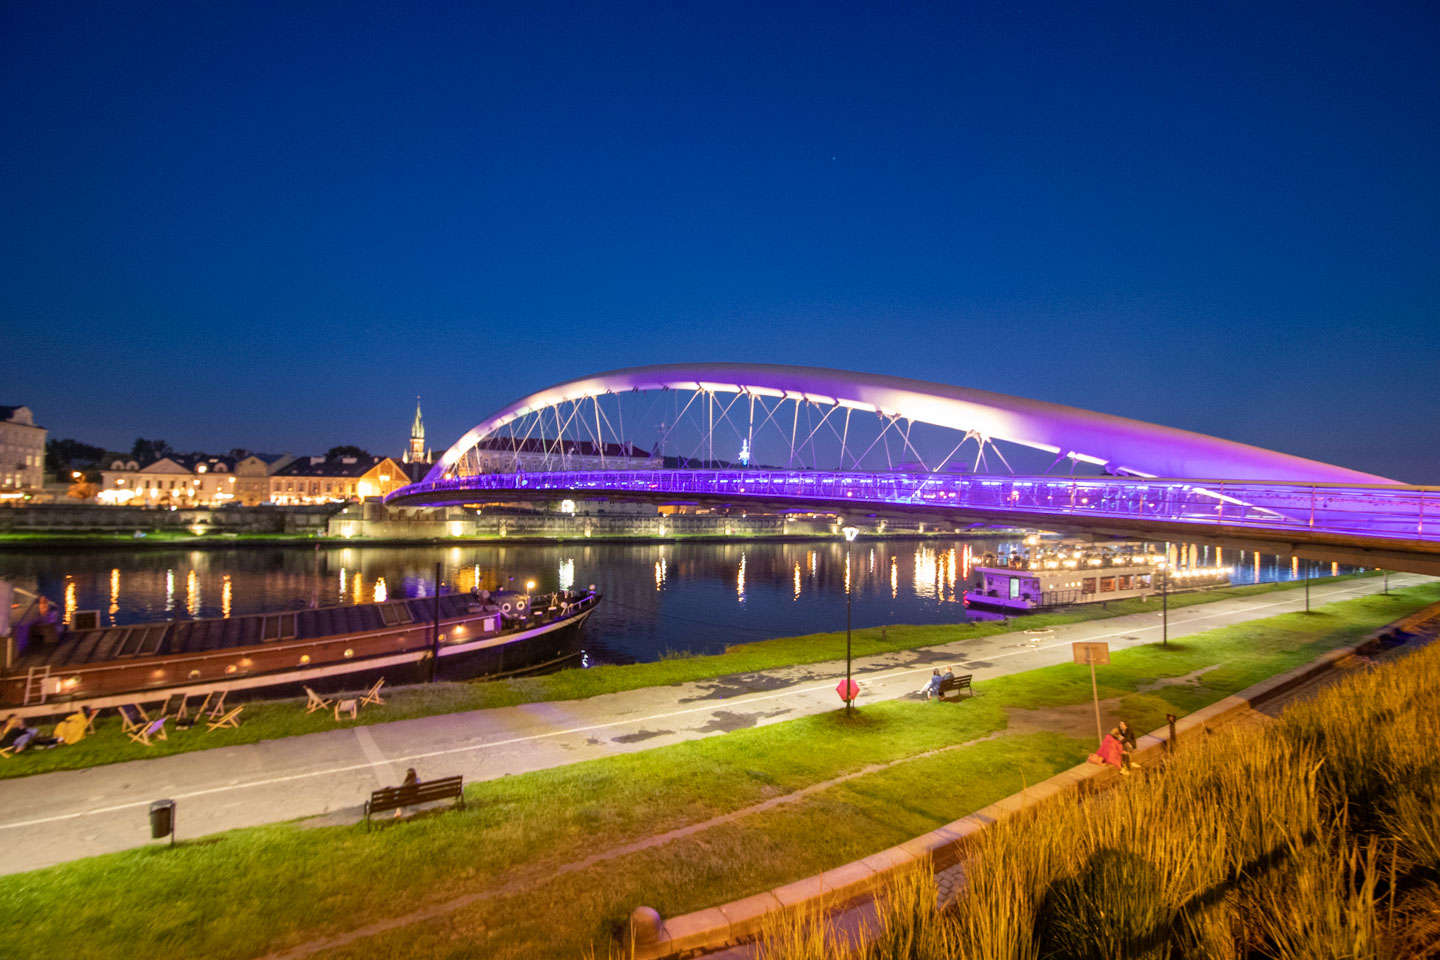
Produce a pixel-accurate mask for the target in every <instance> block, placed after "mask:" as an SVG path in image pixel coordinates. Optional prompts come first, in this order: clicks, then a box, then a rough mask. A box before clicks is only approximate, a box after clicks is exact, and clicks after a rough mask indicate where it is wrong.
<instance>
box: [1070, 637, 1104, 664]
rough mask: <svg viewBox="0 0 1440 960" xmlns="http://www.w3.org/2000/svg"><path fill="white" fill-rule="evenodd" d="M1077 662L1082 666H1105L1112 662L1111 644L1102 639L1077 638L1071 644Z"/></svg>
mask: <svg viewBox="0 0 1440 960" xmlns="http://www.w3.org/2000/svg"><path fill="white" fill-rule="evenodd" d="M1070 650H1071V652H1072V653H1073V654H1074V655H1075V662H1076V663H1078V664H1080V666H1082V667H1085V666H1099V667H1103V666H1105V665H1107V664H1108V663H1109V662H1110V644H1108V643H1106V642H1104V641H1103V640H1100V641H1090V640H1077V641H1075V642H1074V643H1072V644H1070Z"/></svg>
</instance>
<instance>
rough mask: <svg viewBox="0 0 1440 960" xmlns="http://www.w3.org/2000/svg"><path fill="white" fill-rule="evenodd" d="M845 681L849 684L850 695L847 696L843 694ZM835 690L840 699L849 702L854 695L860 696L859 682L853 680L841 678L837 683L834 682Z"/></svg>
mask: <svg viewBox="0 0 1440 960" xmlns="http://www.w3.org/2000/svg"><path fill="white" fill-rule="evenodd" d="M847 683H848V684H849V685H850V696H848V697H847V696H845V685H846V684H847ZM835 692H836V693H838V694H840V699H841V700H844V701H845V702H846V703H849V702H850V701H851V700H854V699H855V698H856V697H858V696H860V684H858V683H856V682H855V681H854V680H841V681H840V682H839V683H837V684H835Z"/></svg>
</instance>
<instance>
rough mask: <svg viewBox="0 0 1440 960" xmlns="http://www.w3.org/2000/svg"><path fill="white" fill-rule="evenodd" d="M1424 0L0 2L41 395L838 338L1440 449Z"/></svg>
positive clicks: (125, 395) (1411, 461)
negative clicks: (776, 5)
mask: <svg viewBox="0 0 1440 960" xmlns="http://www.w3.org/2000/svg"><path fill="white" fill-rule="evenodd" d="M1437 25H1440V20H1437V15H1436V13H1435V12H1434V11H1433V10H1432V9H1430V8H1427V7H1425V6H1422V5H1413V6H1397V7H1391V8H1387V9H1385V10H1379V11H1376V10H1368V9H1364V8H1361V7H1359V6H1358V5H1355V6H1348V7H1343V8H1337V9H1331V10H1326V11H1324V12H1323V13H1320V12H1317V11H1314V10H1313V9H1308V8H1304V7H1298V6H1296V7H1290V8H1282V7H1273V8H1266V9H1264V10H1216V9H1212V8H1208V7H1206V8H1201V7H1196V8H1166V9H1164V10H1157V9H1150V8H1140V7H1133V8H1132V7H1113V8H1107V9H1103V10H1074V9H1066V8H1062V7H1040V8H1036V9H1030V10H1024V11H1018V12H1017V11H995V10H970V11H965V10H954V9H950V8H947V7H943V6H934V7H929V8H917V9H915V10H912V11H910V12H907V14H906V15H905V16H887V15H883V14H878V13H875V12H873V11H864V10H862V9H861V8H858V7H832V6H804V5H787V6H786V7H784V8H783V9H773V8H767V7H762V6H758V5H754V6H737V7H729V8H726V9H725V10H724V11H718V10H717V11H706V10H697V9H664V10H661V9H640V8H636V9H630V10H624V9H622V10H606V11H604V12H601V11H590V10H583V9H581V10H574V9H567V8H564V7H560V6H542V5H537V6H532V7H527V8H525V9H523V10H522V9H493V8H464V9H459V8H451V7H449V6H446V5H429V6H424V7H419V8H407V9H404V10H401V9H398V8H391V7H387V6H384V5H379V4H376V5H368V6H365V7H363V8H358V9H352V8H349V7H342V6H340V5H325V4H317V5H312V6H307V7H305V8H302V9H295V8H289V7H284V6H282V5H273V6H265V5H251V6H246V7H245V8H243V9H234V10H224V11H217V10H213V9H210V10H200V9H188V8H184V7H180V6H178V5H177V6H165V5H157V6H154V7H147V8H145V9H143V10H136V9H133V8H128V7H121V6H118V5H117V6H103V5H97V6H94V7H87V8H86V9H85V10H84V11H83V12H82V13H80V14H79V15H76V14H74V13H73V12H65V11H59V10H55V9H52V8H48V7H44V6H41V5H38V4H19V5H10V6H8V7H7V8H6V9H5V10H4V11H0V26H3V29H0V54H3V55H0V78H3V80H4V83H3V84H0V91H3V92H0V111H3V115H4V116H5V117H6V118H7V122H6V123H5V124H4V130H5V132H4V134H3V140H0V143H3V144H4V146H3V148H0V163H3V167H0V169H3V171H4V174H5V175H4V177H3V178H0V179H3V184H4V185H3V186H0V203H3V208H4V209H5V211H6V218H5V219H6V222H7V229H5V230H3V231H0V238H3V239H0V243H3V248H0V252H3V256H0V284H3V288H4V289H5V291H6V295H5V297H4V298H3V301H0V323H3V325H4V327H5V329H6V331H7V338H6V339H7V346H8V347H9V351H8V352H9V356H10V359H11V368H10V371H9V372H10V375H9V376H8V377H7V379H6V384H5V387H4V394H3V395H0V402H4V403H11V404H25V405H27V406H29V407H30V408H31V409H32V410H33V411H34V413H35V416H36V420H37V422H38V423H39V424H41V425H42V426H44V427H46V428H47V429H48V430H49V435H50V436H51V437H52V438H74V439H76V440H80V441H83V442H88V443H94V444H98V445H103V446H112V447H117V448H118V449H128V447H129V445H130V443H131V442H133V439H134V438H135V437H136V436H145V437H163V438H164V439H166V440H168V441H169V442H170V443H171V444H172V445H173V446H175V447H176V448H177V449H185V450H189V449H206V450H209V451H211V452H223V451H224V450H226V449H229V448H230V447H235V446H243V447H246V448H249V449H257V450H266V451H272V452H277V453H278V452H283V451H285V450H290V451H293V452H295V453H297V454H298V453H312V452H318V451H322V450H324V449H326V448H328V447H330V446H333V445H334V444H337V443H354V444H357V445H359V446H362V447H365V448H366V449H369V450H371V451H372V452H374V453H384V454H398V453H399V452H400V451H402V450H403V449H404V443H405V439H406V437H407V436H408V429H409V424H410V420H411V417H412V415H413V403H414V397H415V395H416V394H420V395H421V396H422V402H423V404H424V408H425V423H426V432H427V441H428V443H429V445H430V446H431V447H433V448H434V449H435V450H436V451H437V452H438V451H440V450H443V449H444V448H445V447H447V446H449V444H450V443H451V442H453V441H454V440H455V439H457V438H458V437H459V436H460V435H461V434H462V433H463V432H464V431H465V430H466V429H468V428H469V427H470V426H472V425H473V424H474V423H475V422H477V421H478V420H479V419H480V418H481V417H482V416H484V415H486V414H487V413H489V412H491V411H492V410H494V409H496V408H498V407H500V406H502V405H503V404H505V403H507V402H509V401H511V400H513V399H515V398H517V397H520V396H523V395H525V394H528V393H530V392H533V391H534V390H537V389H540V388H542V387H545V386H547V385H549V384H552V383H556V382H560V381H563V380H566V379H569V378H572V377H575V376H580V375H584V374H589V373H595V372H599V371H604V370H609V369H614V368H618V367H626V366H633V365H638V364H644V363H661V362H677V361H696V360H744V361H755V362H782V363H796V364H807V365H815V366H824V367H834V368H839V369H846V370H854V371H858V372H863V373H877V374H892V375H901V376H911V377H916V378H919V379H924V380H931V381H935V382H940V383H948V384H955V385H960V386H968V387H976V388H980V389H986V390H994V391H998V392H1003V393H1009V394H1013V395H1018V396H1025V397H1034V398H1036V399H1043V400H1049V401H1053V402H1058V403H1063V404H1067V405H1072V406H1077V407H1081V408H1085V409H1092V410H1097V411H1101V412H1106V413H1114V414H1118V415H1121V416H1127V417H1133V418H1136V419H1140V420H1145V421H1149V422H1155V423H1160V424H1164V425H1167V426H1173V427H1180V428H1184V429H1189V430H1195V431H1199V432H1203V433H1207V434H1212V435H1215V436H1219V437H1223V438H1227V439H1233V440H1237V441H1241V442H1244V443H1250V444H1255V445H1258V446H1262V447H1267V448H1270V449H1275V450H1279V451H1283V452H1286V453H1293V454H1296V455H1300V456H1305V457H1311V458H1314V459H1318V460H1322V461H1326V462H1331V463H1336V464H1340V465H1343V466H1347V467H1352V468H1355V469H1358V470H1366V471H1371V472H1375V473H1379V474H1382V475H1386V476H1391V477H1395V478H1396V479H1399V480H1404V481H1410V482H1420V483H1424V482H1429V483H1436V482H1440V444H1437V443H1436V441H1435V440H1434V436H1433V430H1432V429H1431V428H1430V425H1431V424H1433V423H1434V422H1436V419H1437V417H1440V391H1437V390H1436V388H1435V386H1434V376H1433V366H1434V359H1435V357H1436V356H1437V355H1440V324H1436V323H1435V322H1434V318H1435V313H1436V310H1435V308H1436V305H1437V300H1440V297H1437V293H1440V286H1437V278H1436V275H1435V271H1434V269H1433V264H1434V263H1435V262H1436V259H1437V258H1436V254H1437V253H1440V250H1437V247H1440V239H1437V237H1436V235H1435V232H1434V230H1433V226H1432V225H1433V223H1434V221H1435V215H1436V213H1437V212H1440V191H1437V188H1436V185H1435V183H1434V182H1433V177H1432V176H1431V174H1430V171H1431V169H1432V168H1433V165H1434V159H1433V158H1434V155H1435V152H1436V150H1435V148H1436V145H1437V142H1436V138H1437V133H1436V129H1435V125H1434V123H1433V122H1432V120H1433V117H1434V115H1435V108H1436V106H1437V105H1440V83H1437V76H1436V73H1435V71H1434V69H1433V67H1432V66H1431V65H1430V63H1429V59H1428V58H1429V53H1428V51H1429V50H1430V49H1432V48H1433V45H1434V42H1435V40H1436V39H1437V36H1436V34H1437V32H1440V31H1437Z"/></svg>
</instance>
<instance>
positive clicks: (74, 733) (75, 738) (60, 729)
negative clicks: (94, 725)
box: [55, 707, 90, 743]
mask: <svg viewBox="0 0 1440 960" xmlns="http://www.w3.org/2000/svg"><path fill="white" fill-rule="evenodd" d="M89 727H90V710H89V709H88V708H87V707H81V708H80V709H79V710H77V711H75V712H74V713H72V714H70V716H68V717H66V718H65V719H64V720H61V721H60V722H59V723H57V724H55V740H56V741H57V742H59V743H79V742H80V741H81V740H84V739H85V732H86V730H88V729H89Z"/></svg>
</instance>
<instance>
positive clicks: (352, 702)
mask: <svg viewBox="0 0 1440 960" xmlns="http://www.w3.org/2000/svg"><path fill="white" fill-rule="evenodd" d="M341 713H348V714H350V719H351V720H357V719H359V717H360V701H359V700H356V699H355V698H354V697H347V698H346V699H344V700H337V701H335V719H336V720H337V721H338V720H339V719H340V714H341Z"/></svg>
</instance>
